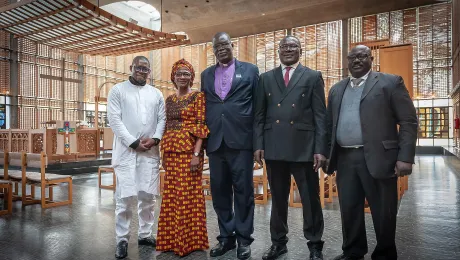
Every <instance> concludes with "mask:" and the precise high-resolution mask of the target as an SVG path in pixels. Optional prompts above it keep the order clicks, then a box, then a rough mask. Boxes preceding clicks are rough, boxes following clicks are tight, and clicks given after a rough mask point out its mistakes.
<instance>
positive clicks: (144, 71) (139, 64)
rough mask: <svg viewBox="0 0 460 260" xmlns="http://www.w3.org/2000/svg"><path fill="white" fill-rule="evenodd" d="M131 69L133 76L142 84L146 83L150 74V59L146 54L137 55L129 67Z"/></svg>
mask: <svg viewBox="0 0 460 260" xmlns="http://www.w3.org/2000/svg"><path fill="white" fill-rule="evenodd" d="M129 69H130V70H131V77H133V78H134V79H135V80H137V81H138V82H139V83H141V84H145V82H146V81H147V77H148V75H149V74H150V71H151V70H150V61H149V59H147V57H145V56H136V57H134V59H133V63H132V64H131V66H130V67H129Z"/></svg>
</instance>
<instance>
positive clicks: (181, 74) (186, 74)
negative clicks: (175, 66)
mask: <svg viewBox="0 0 460 260" xmlns="http://www.w3.org/2000/svg"><path fill="white" fill-rule="evenodd" d="M175 76H176V77H177V78H181V77H183V78H190V77H192V74H190V73H188V72H178V73H176V75H175Z"/></svg>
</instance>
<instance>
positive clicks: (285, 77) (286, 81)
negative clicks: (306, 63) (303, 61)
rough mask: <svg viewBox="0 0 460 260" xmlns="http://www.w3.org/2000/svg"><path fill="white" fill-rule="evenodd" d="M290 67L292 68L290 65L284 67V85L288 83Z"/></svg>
mask: <svg viewBox="0 0 460 260" xmlns="http://www.w3.org/2000/svg"><path fill="white" fill-rule="evenodd" d="M291 69H292V68H291V67H286V72H285V73H284V84H285V85H286V87H287V86H288V84H289V71H290V70H291Z"/></svg>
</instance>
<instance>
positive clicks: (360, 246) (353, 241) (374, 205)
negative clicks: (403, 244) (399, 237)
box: [337, 148, 398, 260]
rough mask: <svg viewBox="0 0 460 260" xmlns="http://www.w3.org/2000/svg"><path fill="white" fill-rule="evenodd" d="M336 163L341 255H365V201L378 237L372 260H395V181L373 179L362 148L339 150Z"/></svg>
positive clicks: (395, 179)
mask: <svg viewBox="0 0 460 260" xmlns="http://www.w3.org/2000/svg"><path fill="white" fill-rule="evenodd" d="M337 159H338V161H337V189H338V193H339V194H338V195H339V203H340V213H341V214H342V233H343V245H342V249H343V252H344V254H345V255H349V256H356V257H362V256H364V255H365V254H366V253H367V252H368V248H367V238H366V226H365V222H364V199H365V198H367V201H368V203H369V206H370V209H371V213H372V220H373V222H374V228H375V234H376V237H377V246H376V248H375V250H374V252H373V253H372V259H379V260H380V259H382V260H383V259H386V260H390V259H392V260H393V259H397V252H396V244H395V232H396V214H397V206H398V190H397V182H398V180H397V178H396V177H395V178H390V179H374V178H373V177H372V175H371V174H370V173H369V170H368V169H367V166H366V160H365V158H364V150H363V148H340V149H339V151H338V158H337Z"/></svg>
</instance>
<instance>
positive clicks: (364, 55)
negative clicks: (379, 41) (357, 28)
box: [347, 54, 369, 61]
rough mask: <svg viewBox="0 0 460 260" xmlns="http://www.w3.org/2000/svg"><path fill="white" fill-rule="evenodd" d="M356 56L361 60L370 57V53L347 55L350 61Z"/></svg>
mask: <svg viewBox="0 0 460 260" xmlns="http://www.w3.org/2000/svg"><path fill="white" fill-rule="evenodd" d="M356 58H358V60H360V61H363V60H365V59H367V58H369V55H367V54H358V55H352V56H348V57H347V59H348V61H354V60H355V59H356Z"/></svg>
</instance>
